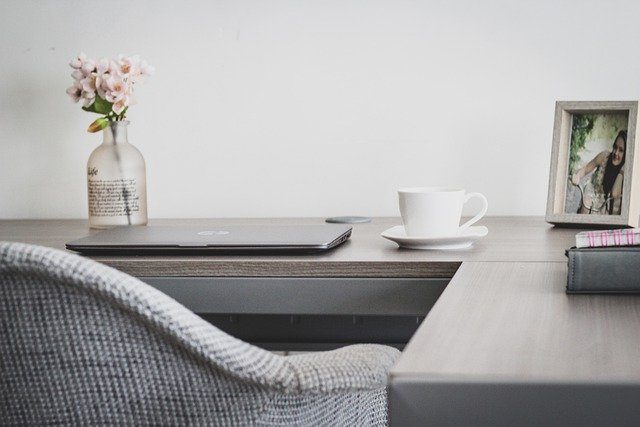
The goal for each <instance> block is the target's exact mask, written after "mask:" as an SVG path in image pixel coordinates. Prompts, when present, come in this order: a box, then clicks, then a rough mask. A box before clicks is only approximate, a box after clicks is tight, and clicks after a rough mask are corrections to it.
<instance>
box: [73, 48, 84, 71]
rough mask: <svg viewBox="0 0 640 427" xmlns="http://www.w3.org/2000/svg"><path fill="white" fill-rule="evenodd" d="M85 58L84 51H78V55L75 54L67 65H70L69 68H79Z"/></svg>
mask: <svg viewBox="0 0 640 427" xmlns="http://www.w3.org/2000/svg"><path fill="white" fill-rule="evenodd" d="M86 59H87V55H85V53H84V52H80V53H79V54H78V56H76V57H75V58H73V59H72V60H71V62H69V65H70V66H71V68H75V69H76V70H77V69H80V68H82V64H84V61H85V60H86Z"/></svg>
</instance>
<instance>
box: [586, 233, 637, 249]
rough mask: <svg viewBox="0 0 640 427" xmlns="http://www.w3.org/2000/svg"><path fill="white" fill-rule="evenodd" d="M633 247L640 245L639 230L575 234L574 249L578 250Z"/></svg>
mask: <svg viewBox="0 0 640 427" xmlns="http://www.w3.org/2000/svg"><path fill="white" fill-rule="evenodd" d="M634 245H640V228H626V229H622V230H599V231H583V232H581V233H578V234H576V247H578V248H598V247H603V246H634Z"/></svg>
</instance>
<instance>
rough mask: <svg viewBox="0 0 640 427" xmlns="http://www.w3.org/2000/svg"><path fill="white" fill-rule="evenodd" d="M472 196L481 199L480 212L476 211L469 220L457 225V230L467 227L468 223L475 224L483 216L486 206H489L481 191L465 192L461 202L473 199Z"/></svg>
mask: <svg viewBox="0 0 640 427" xmlns="http://www.w3.org/2000/svg"><path fill="white" fill-rule="evenodd" d="M474 197H477V198H479V199H480V200H482V209H480V212H478V213H477V214H476V216H474V217H473V218H471V219H470V220H469V221H467V222H465V223H464V224H462V225H461V226H460V227H459V230H463V229H465V228H467V227H469V226H470V225H472V224H475V223H476V222H478V221H480V219H481V218H482V217H483V216H484V214H486V213H487V208H488V207H489V202H487V198H486V197H484V195H483V194H481V193H469V194H467V195H466V196H464V202H463V204H465V203H467V202H468V201H469V200H471V199H473V198H474Z"/></svg>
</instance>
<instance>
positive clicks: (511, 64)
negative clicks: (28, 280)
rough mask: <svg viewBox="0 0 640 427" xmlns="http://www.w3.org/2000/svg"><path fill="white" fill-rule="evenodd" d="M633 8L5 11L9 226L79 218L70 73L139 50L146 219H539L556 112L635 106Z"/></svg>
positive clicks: (62, 6) (1, 19) (4, 169)
mask: <svg viewBox="0 0 640 427" xmlns="http://www.w3.org/2000/svg"><path fill="white" fill-rule="evenodd" d="M638 16H640V2H636V1H606V2H605V1H599V2H589V1H565V2H560V1H551V0H549V1H527V2H514V1H472V0H469V1H422V2H418V1H393V0H388V1H372V0H361V1H355V0H336V1H311V0H291V1H274V2H271V1H263V0H252V1H215V2H210V1H204V0H203V1H191V2H180V1H139V0H138V1H132V2H129V1H108V2H105V1H62V0H60V1H54V0H49V1H44V0H42V1H23V0H0V58H1V59H0V149H1V151H0V218H60V217H85V216H86V210H87V208H86V180H85V164H86V160H87V158H88V156H89V153H90V152H91V150H92V149H93V148H94V147H95V146H96V145H97V144H98V143H99V141H100V138H101V137H100V136H98V135H90V134H88V133H86V132H85V128H86V127H87V125H88V123H90V122H91V121H92V120H93V117H92V115H91V114H89V113H85V112H82V111H81V110H80V108H79V105H77V104H73V103H71V101H70V100H69V99H68V98H67V95H66V94H65V92H64V91H65V89H66V87H67V86H69V84H70V82H71V78H70V77H69V72H70V69H69V68H68V65H67V63H68V61H69V59H70V58H71V57H72V56H74V55H75V54H76V53H77V52H79V51H85V52H86V53H87V54H89V55H90V56H110V55H115V54H117V53H121V52H122V53H140V54H142V55H143V56H144V57H146V58H148V59H149V61H150V62H152V63H153V64H154V65H155V66H156V68H157V73H156V75H155V76H153V77H152V78H151V79H150V80H149V81H148V82H147V83H146V84H145V85H144V86H141V87H139V88H138V98H139V104H138V105H137V106H135V107H133V108H132V110H131V112H130V114H129V118H130V120H131V121H132V124H131V126H130V134H129V135H130V141H131V142H132V143H133V144H134V145H136V146H137V147H138V148H139V149H140V150H141V151H142V152H143V154H144V156H145V158H146V161H147V167H148V172H147V173H148V181H149V185H148V187H149V189H148V191H149V210H150V216H152V217H223V216H253V217H255V216H324V215H340V214H368V215H395V214H397V202H396V195H395V189H396V188H398V187H400V186H404V185H432V184H433V185H436V184H446V185H457V186H462V187H465V188H467V189H468V190H472V191H481V192H484V193H485V194H486V195H487V197H488V198H489V202H490V211H489V212H490V214H493V215H503V214H515V215H540V214H543V212H544V208H545V202H546V193H547V179H548V168H549V155H550V150H551V134H552V122H553V108H554V101H555V100H557V99H571V100H574V99H595V100H627V99H635V98H638V97H640V49H639V48H638V46H640V24H638V20H637V18H638Z"/></svg>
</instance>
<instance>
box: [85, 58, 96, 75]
mask: <svg viewBox="0 0 640 427" xmlns="http://www.w3.org/2000/svg"><path fill="white" fill-rule="evenodd" d="M81 69H82V72H83V73H84V74H85V75H89V74H91V73H92V72H94V71H95V70H96V61H94V60H93V59H87V60H86V61H85V62H84V63H83V64H82V68H81Z"/></svg>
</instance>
